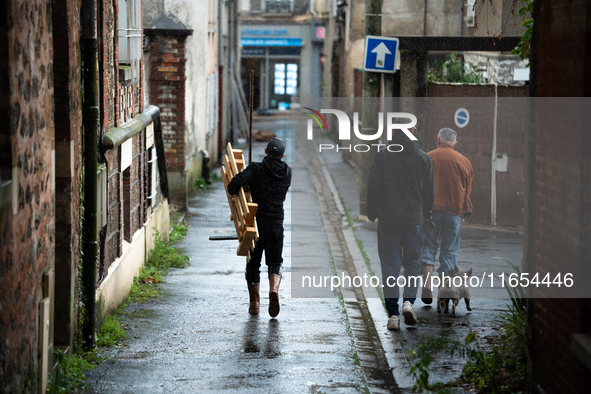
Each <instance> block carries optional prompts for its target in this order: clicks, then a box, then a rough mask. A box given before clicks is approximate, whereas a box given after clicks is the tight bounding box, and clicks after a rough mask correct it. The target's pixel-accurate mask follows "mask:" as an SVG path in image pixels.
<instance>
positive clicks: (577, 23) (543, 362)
mask: <svg viewBox="0 0 591 394" xmlns="http://www.w3.org/2000/svg"><path fill="white" fill-rule="evenodd" d="M534 19H535V21H536V27H535V28H536V34H535V35H534V38H533V41H532V62H531V64H532V85H531V95H532V96H538V97H546V96H558V97H564V96H572V97H581V96H589V95H591V86H590V79H589V72H588V70H589V68H590V65H591V1H589V0H548V1H543V2H537V3H536V8H535V11H534ZM543 106H544V103H543V102H539V104H538V111H537V112H536V117H535V119H534V122H533V124H532V127H531V128H530V130H529V134H528V161H527V163H528V169H527V181H526V182H527V186H528V194H527V198H526V204H527V205H526V212H527V218H526V222H527V224H526V228H525V234H524V238H525V245H524V255H525V263H526V265H527V266H528V267H530V269H531V268H534V269H536V270H538V271H541V272H552V273H556V272H564V271H565V270H568V271H571V272H572V271H579V272H585V270H586V269H587V270H588V267H589V263H590V261H589V256H590V255H591V246H590V243H589V239H591V209H590V207H591V134H590V133H589V131H588V128H587V129H585V128H586V126H582V125H588V124H589V121H591V119H589V115H588V114H586V116H587V118H586V119H585V120H583V122H582V123H577V118H572V117H569V116H565V117H564V118H563V119H561V120H559V119H556V118H552V117H549V116H548V111H544V108H543ZM587 111H588V109H587ZM579 119H580V117H579ZM587 272H588V271H587ZM575 278H580V279H582V280H585V278H586V277H584V276H580V275H579V276H575ZM590 331H591V302H590V300H589V299H568V300H566V299H530V300H529V304H528V336H529V338H528V342H529V351H530V354H529V356H530V358H529V359H530V370H531V376H530V380H531V388H532V392H540V393H541V392H546V393H575V392H577V393H582V392H587V391H588V390H589V386H590V385H591V374H590V373H589V372H590V371H589V369H587V368H586V367H585V366H584V365H583V364H582V363H581V362H580V361H579V360H578V358H577V357H576V356H575V355H574V353H573V352H572V351H571V335H572V334H574V333H582V332H587V333H588V332H590Z"/></svg>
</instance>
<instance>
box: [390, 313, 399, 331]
mask: <svg viewBox="0 0 591 394" xmlns="http://www.w3.org/2000/svg"><path fill="white" fill-rule="evenodd" d="M388 330H400V316H398V315H392V316H390V318H389V319H388Z"/></svg>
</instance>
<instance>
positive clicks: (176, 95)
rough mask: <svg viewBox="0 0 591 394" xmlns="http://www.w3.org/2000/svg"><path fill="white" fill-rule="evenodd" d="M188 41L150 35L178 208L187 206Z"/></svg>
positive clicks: (154, 90) (153, 83)
mask: <svg viewBox="0 0 591 394" xmlns="http://www.w3.org/2000/svg"><path fill="white" fill-rule="evenodd" d="M185 42H186V35H183V36H175V35H166V36H164V35H156V36H154V35H153V33H151V34H150V102H151V103H152V104H154V105H157V106H158V107H160V113H161V120H162V134H163V137H164V147H165V154H166V166H167V168H168V171H169V179H170V180H171V182H170V183H169V188H170V197H171V205H172V207H173V209H175V210H178V209H182V210H185V209H186V208H187V182H186V163H185V156H186V155H185V140H186V135H185V131H186V130H185V81H186V79H187V77H186V75H185V64H186V62H187V59H186V55H185ZM175 179H177V181H175Z"/></svg>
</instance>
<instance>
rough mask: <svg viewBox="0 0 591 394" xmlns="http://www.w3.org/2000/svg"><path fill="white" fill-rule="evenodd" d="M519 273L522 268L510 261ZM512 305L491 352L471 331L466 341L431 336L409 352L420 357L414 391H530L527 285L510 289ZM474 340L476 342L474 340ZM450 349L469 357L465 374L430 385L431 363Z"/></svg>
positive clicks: (500, 393) (415, 368)
mask: <svg viewBox="0 0 591 394" xmlns="http://www.w3.org/2000/svg"><path fill="white" fill-rule="evenodd" d="M508 263H509V264H510V265H511V266H512V267H513V270H514V272H516V273H517V274H518V275H520V274H521V270H520V269H519V268H518V267H517V266H515V265H514V264H512V263H511V262H508ZM507 289H508V292H509V296H510V297H511V305H509V306H508V311H507V312H505V314H504V315H503V317H502V322H503V324H504V328H503V330H502V332H501V335H500V337H499V343H498V344H497V345H495V346H493V349H492V351H491V352H488V353H485V352H483V351H481V350H480V349H479V347H478V345H477V344H476V343H475V339H476V334H475V333H471V334H469V335H468V336H467V337H466V339H465V340H464V343H462V342H459V341H453V340H449V339H444V338H439V337H437V338H427V339H426V340H425V341H424V342H421V343H420V344H419V347H418V349H411V350H410V351H409V359H413V358H416V360H417V361H416V362H415V363H414V364H412V367H411V369H410V372H411V374H412V375H413V376H414V378H415V380H416V384H415V386H414V387H413V389H414V390H418V391H419V392H423V391H425V390H438V391H437V392H443V391H442V390H448V389H449V388H450V387H457V386H459V385H460V384H464V385H465V384H468V385H470V386H475V388H476V390H477V391H478V392H482V393H492V394H505V393H516V392H526V390H527V384H526V383H527V347H526V346H527V345H526V344H527V342H526V337H525V322H526V316H527V309H526V303H525V302H526V300H525V288H522V287H515V288H507ZM473 342H474V343H473ZM438 351H440V352H442V351H444V352H448V353H449V354H450V355H451V356H453V355H454V354H459V355H460V356H461V357H464V358H467V359H468V362H467V363H466V365H465V366H464V370H463V371H462V375H461V377H460V379H459V380H458V381H455V382H448V383H444V384H442V383H438V384H435V385H430V384H429V364H430V363H431V360H432V357H433V356H434V355H435V354H437V352H438Z"/></svg>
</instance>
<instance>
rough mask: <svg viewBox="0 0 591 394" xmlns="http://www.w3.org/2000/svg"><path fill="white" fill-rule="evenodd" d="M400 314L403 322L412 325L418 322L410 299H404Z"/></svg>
mask: <svg viewBox="0 0 591 394" xmlns="http://www.w3.org/2000/svg"><path fill="white" fill-rule="evenodd" d="M402 315H403V316H404V324H406V325H409V326H414V325H415V324H417V323H418V320H417V315H415V308H413V306H412V304H411V303H410V301H404V304H403V305H402Z"/></svg>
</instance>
